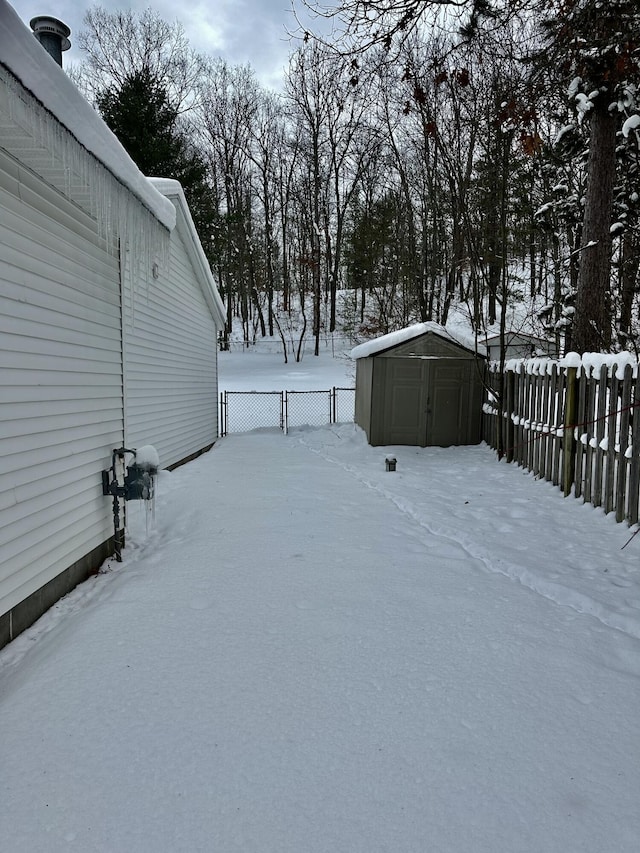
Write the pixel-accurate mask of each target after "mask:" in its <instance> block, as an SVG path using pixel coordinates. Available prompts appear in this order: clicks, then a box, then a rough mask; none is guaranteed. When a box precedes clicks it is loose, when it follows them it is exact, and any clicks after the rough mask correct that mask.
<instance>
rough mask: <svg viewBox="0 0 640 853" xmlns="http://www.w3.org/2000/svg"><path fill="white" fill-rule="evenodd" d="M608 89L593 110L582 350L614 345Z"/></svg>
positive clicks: (612, 125) (580, 299)
mask: <svg viewBox="0 0 640 853" xmlns="http://www.w3.org/2000/svg"><path fill="white" fill-rule="evenodd" d="M609 101H610V98H609V97H608V96H607V94H604V93H603V94H602V95H601V96H600V98H599V99H598V101H597V103H596V105H595V106H594V108H593V113H592V116H591V138H590V142H589V159H588V163H587V169H588V179H587V192H586V199H585V208H584V220H583V228H582V240H581V252H580V271H579V275H578V291H577V294H576V313H575V319H574V324H573V330H572V332H573V334H572V346H573V348H574V349H575V350H576V351H577V352H579V353H584V352H608V351H609V350H610V349H611V304H610V302H611V301H610V295H609V290H610V286H611V283H610V277H611V233H610V228H611V209H612V201H613V187H614V180H615V172H616V156H615V149H616V117H615V115H614V114H612V113H610V112H609V111H608V109H607V107H608V104H609Z"/></svg>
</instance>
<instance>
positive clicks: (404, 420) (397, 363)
mask: <svg viewBox="0 0 640 853" xmlns="http://www.w3.org/2000/svg"><path fill="white" fill-rule="evenodd" d="M386 374H387V375H386V394H387V400H386V403H385V405H384V407H383V417H384V430H383V432H384V444H411V445H417V446H419V447H425V445H426V444H427V399H428V396H427V395H428V386H429V362H427V361H424V360H422V359H409V358H390V359H388V360H387V371H386Z"/></svg>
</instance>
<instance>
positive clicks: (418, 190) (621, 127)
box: [72, 0, 640, 353]
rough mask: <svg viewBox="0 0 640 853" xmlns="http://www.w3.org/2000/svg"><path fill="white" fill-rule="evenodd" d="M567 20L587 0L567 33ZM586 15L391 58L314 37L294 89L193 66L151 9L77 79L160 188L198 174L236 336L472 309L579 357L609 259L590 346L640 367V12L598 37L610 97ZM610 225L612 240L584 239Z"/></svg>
mask: <svg viewBox="0 0 640 853" xmlns="http://www.w3.org/2000/svg"><path fill="white" fill-rule="evenodd" d="M559 5H562V6H563V7H573V11H574V20H573V24H574V25H575V27H574V30H571V32H569V33H567V32H562V31H561V28H560V27H559V24H558V17H557V14H556V13H557V11H558V10H557V9H556V8H555V7H557V6H559ZM581 5H582V6H585V5H587V6H588V5H589V3H588V2H586V0H584V2H582V4H581V3H579V2H564V3H562V4H559V3H557V2H551V0H545V2H541V3H539V4H538V6H539V12H540V14H539V15H538V16H534V15H532V14H531V13H530V12H527V13H526V14H522V15H516V16H515V17H513V16H510V17H509V18H508V19H504V20H500V21H499V22H498V21H495V22H494V24H493V25H492V26H488V25H487V26H476V27H475V28H472V29H471V30H467V31H463V32H462V33H461V32H460V30H459V29H457V30H456V29H455V28H452V27H451V26H446V27H442V26H440V27H435V26H434V27H430V28H427V27H426V26H424V25H421V26H417V27H414V28H413V29H411V31H410V32H407V33H406V35H405V37H404V38H402V39H401V41H400V43H399V44H398V45H397V49H396V50H394V51H393V55H391V54H390V52H389V50H388V45H380V46H376V45H373V46H372V47H370V49H368V50H366V51H364V50H363V51H362V52H358V51H357V50H353V51H351V52H349V53H347V54H341V53H340V52H338V51H336V50H335V49H333V48H332V47H331V46H327V45H323V44H322V43H320V42H319V41H317V40H314V39H312V38H311V39H309V40H307V41H306V42H301V43H300V46H299V48H298V49H296V50H295V51H294V52H293V53H292V54H291V57H290V63H289V67H288V69H287V72H286V74H285V79H284V84H283V89H282V91H281V92H274V91H269V90H266V89H265V88H264V87H263V86H261V85H260V83H259V82H258V80H257V79H256V77H255V75H254V73H253V72H252V71H251V70H250V69H249V68H246V67H233V66H229V65H228V64H226V63H225V62H223V61H222V60H220V59H217V58H215V57H203V56H199V55H197V54H195V53H194V52H193V51H191V49H190V48H189V45H188V43H187V41H186V39H185V38H184V34H183V33H182V31H181V28H180V26H179V25H178V24H171V25H169V24H166V22H163V21H162V20H161V19H160V18H159V17H158V16H157V15H155V14H154V13H151V12H150V11H147V12H145V13H143V14H142V15H140V16H136V15H135V14H134V13H131V12H122V13H113V14H109V13H106V12H105V11H104V10H102V9H100V8H99V7H96V8H95V9H94V10H92V11H90V12H89V13H88V15H87V16H86V18H85V30H84V32H83V33H81V34H80V36H81V41H80V44H81V46H82V47H84V49H85V50H86V51H87V60H86V62H85V63H84V64H83V65H82V66H81V67H80V68H76V69H75V70H74V71H73V72H72V73H73V76H74V77H75V79H76V81H77V82H78V83H79V85H81V86H82V87H83V88H84V90H85V92H87V93H88V94H89V96H90V97H92V98H93V100H94V102H95V103H96V104H97V106H98V108H99V109H100V110H101V111H102V113H103V115H104V116H105V119H106V120H107V122H108V123H109V124H110V126H112V128H113V129H114V130H115V132H116V133H117V134H118V136H119V137H120V138H121V140H122V141H123V144H124V145H125V147H127V148H128V150H129V151H130V153H131V155H132V156H133V158H134V159H136V160H137V162H139V161H140V159H141V158H143V159H144V170H145V171H146V172H147V173H149V172H150V171H152V172H155V173H156V174H157V173H158V172H157V169H156V165H157V168H158V169H160V168H161V169H162V170H163V172H162V173H163V174H164V175H165V176H167V177H176V178H177V179H179V180H181V181H182V183H183V186H184V188H185V192H186V195H187V198H188V200H189V203H190V206H191V209H192V212H193V216H194V220H195V222H196V225H197V227H198V231H199V234H200V237H201V240H202V243H203V246H204V249H205V252H206V253H207V256H208V258H209V261H210V263H211V265H212V269H213V270H214V272H215V274H216V276H217V278H218V281H219V285H220V291H221V295H222V297H223V299H224V301H225V305H226V307H227V333H228V332H229V330H230V329H231V325H232V321H233V320H234V318H236V317H238V318H241V320H242V326H243V329H244V336H245V339H246V340H247V341H250V340H252V339H253V338H254V336H255V335H266V334H268V335H274V334H275V335H280V337H281V339H282V340H283V342H284V341H285V340H286V339H287V338H288V337H289V336H290V335H291V334H292V332H291V330H292V329H293V328H294V327H295V328H296V329H299V328H300V317H299V316H297V315H296V316H295V318H292V316H291V311H292V310H293V308H294V307H295V311H296V312H301V323H302V326H301V327H302V328H303V329H304V333H306V334H307V335H312V336H313V337H314V339H315V344H316V351H317V348H318V345H319V340H320V337H321V335H322V334H323V333H324V332H333V331H334V330H336V329H337V328H339V327H341V328H344V329H345V330H346V331H348V332H353V333H355V334H357V335H371V334H374V333H384V332H387V331H390V330H393V329H396V328H399V327H401V326H403V325H406V324H407V323H410V322H414V321H424V320H431V319H433V320H436V321H438V322H441V323H443V324H444V323H445V322H446V321H447V318H448V317H449V316H450V313H451V311H452V310H453V309H454V308H455V310H456V311H460V310H463V311H464V312H466V313H467V315H468V318H469V322H470V324H471V326H472V328H473V329H474V330H475V331H477V332H478V334H479V335H480V336H482V334H483V333H484V330H485V329H487V327H492V328H493V329H496V328H498V327H501V328H502V329H503V330H504V329H505V328H506V327H508V326H510V325H511V324H512V323H518V324H522V322H523V318H525V322H526V330H527V331H531V332H538V333H544V334H546V335H547V336H549V337H550V339H551V340H553V341H555V343H556V346H557V348H558V351H562V350H564V349H570V348H571V346H572V333H573V321H574V313H575V311H576V294H577V293H578V294H580V293H582V290H580V289H579V284H580V276H581V275H585V270H586V268H587V266H589V264H591V257H592V255H593V256H595V255H598V258H597V259H596V260H595V261H594V263H595V264H598V263H599V264H600V265H602V257H603V256H602V251H604V252H605V255H606V259H607V260H608V263H609V264H610V271H609V267H608V268H607V270H606V273H605V274H606V281H607V282H608V288H602V287H600V290H601V291H602V293H600V296H599V299H600V302H599V303H598V304H597V305H596V306H591V305H587V306H586V307H585V306H582V307H580V306H579V310H580V312H581V315H584V317H586V322H587V331H588V332H589V331H590V332H592V333H593V336H592V337H591V338H590V339H589V338H588V337H587V338H585V337H584V332H581V333H580V334H582V337H581V338H580V339H579V340H580V342H582V341H585V340H589V341H591V342H593V341H595V343H597V346H596V345H595V344H594V343H592V344H591V346H592V348H594V349H599V350H603V349H604V350H606V349H614V350H615V349H625V348H626V349H631V350H633V351H635V352H636V353H638V348H639V342H640V313H639V312H640V300H639V298H638V291H639V280H638V278H639V273H638V266H639V264H638V260H639V257H640V223H639V219H638V217H639V212H640V198H639V189H640V187H639V177H638V176H639V169H638V166H639V161H640V144H639V142H640V138H639V130H638V128H639V126H640V118H639V117H638V115H637V108H636V92H637V90H636V87H637V85H638V77H639V75H638V62H639V61H640V53H639V51H640V48H639V46H638V43H637V42H640V36H638V33H640V10H638V9H637V8H636V4H635V3H626V4H625V3H622V0H613V2H612V3H611V4H609V7H611V6H613V7H619V8H618V11H619V12H620V14H622V13H623V12H624V15H626V16H627V18H626V19H625V20H626V23H627V24H629V25H631V24H632V23H633V25H634V26H635V29H627V30H625V31H621V30H617V31H616V30H613V31H610V32H607V33H606V34H605V33H603V32H600V31H599V36H598V37H599V38H600V42H598V43H597V44H596V43H595V41H594V44H593V45H592V48H593V50H595V51H596V52H597V53H598V55H599V56H600V57H601V58H602V57H604V58H603V59H602V63H605V59H606V63H608V65H607V68H611V67H615V68H616V69H617V71H616V73H617V75H618V76H617V78H616V80H615V86H614V85H613V77H612V73H609V72H608V71H607V68H604V70H603V69H602V68H599V69H596V71H595V72H594V71H593V69H591V68H590V67H587V64H585V61H583V62H582V65H580V61H579V60H580V57H578V58H577V59H576V56H577V53H578V52H580V51H582V53H581V54H580V55H581V56H582V54H585V53H587V51H586V50H585V49H584V46H583V45H582V44H581V46H580V51H578V49H577V48H576V46H575V43H577V41H578V40H579V39H578V36H580V38H582V39H583V41H584V35H585V33H586V32H587V31H589V32H591V30H592V28H591V29H589V27H591V25H590V24H589V25H588V27H587V24H585V23H584V22H582V23H580V21H577V19H576V18H575V15H576V14H577V11H576V10H578V7H580V6H581ZM592 5H593V3H592ZM596 5H598V4H596ZM599 5H600V6H601V5H602V4H599ZM623 6H624V9H622V7H623ZM578 11H579V10H578ZM582 11H583V12H584V10H582ZM554 15H555V17H554ZM576 21H577V23H576ZM565 22H566V21H565ZM587 23H588V22H587ZM609 23H611V21H610V22H609ZM578 24H579V25H580V26H581V27H583V30H582V31H581V32H580V31H579V27H578ZM585 27H587V28H586V29H585ZM451 30H453V31H451ZM125 32H126V33H127V44H126V48H124V47H122V40H121V39H119V36H121V35H122V34H123V33H125ZM634 32H635V33H636V36H635V37H633V38H636V39H637V41H633V40H632V36H631V35H630V33H634ZM605 35H606V39H607V40H608V41H607V44H605V43H604V41H603V40H604V39H605ZM110 36H111V37H112V43H110V42H109V37H110ZM594 39H595V36H594ZM118 44H119V46H118V47H116V45H118ZM118 50H120V52H121V55H119V56H118V55H116V56H115V57H114V53H117V51H118ZM572 51H573V53H572ZM607 51H609V52H610V53H611V52H612V51H613V53H611V55H608V54H607ZM606 63H605V64H606ZM598 73H599V74H600V75H601V77H602V80H603V81H604V82H603V84H602V85H601V86H599V87H598V86H596V85H595V83H593V79H594V74H595V75H596V76H597V74H598ZM607 81H609V82H610V83H611V85H609V82H607ZM607 87H608V88H607ZM132 98H133V104H134V108H133V109H131V102H132V101H131V99H132ZM141 103H144V104H146V105H147V106H148V105H149V104H152V105H153V109H152V112H153V114H154V115H155V116H156V118H157V120H158V121H157V122H156V123H155V124H154V121H153V120H152V118H150V117H149V115H145V117H144V119H143V118H142V117H141V113H142V110H141V108H140V104H141ZM603 104H604V106H602V105H603ZM136 105H137V106H136ZM147 113H148V110H147ZM136 116H138V118H136ZM594 117H599V121H596V119H595V118H594ZM598 133H600V134H601V135H602V139H601V140H600V141H599V142H597V144H596V142H594V139H595V135H596V134H598ZM607 134H608V135H607ZM605 137H606V138H605ZM162 139H164V140H165V143H166V141H167V139H169V140H171V141H172V143H173V147H171V145H167V144H165V145H164V147H162V146H161V145H160V144H159V140H162ZM607 145H608V148H607ZM136 146H137V148H136ZM154 148H157V149H158V158H157V159H156V160H155V161H154V160H153V157H151V158H150V157H149V155H150V153H153V150H154ZM160 149H162V150H160ZM595 155H597V156H598V157H600V158H602V157H605V158H608V164H607V169H605V170H604V172H605V174H604V177H603V178H602V180H603V181H609V182H610V184H611V187H610V196H611V199H612V206H611V209H608V208H607V202H606V198H604V197H603V196H602V194H601V195H600V196H596V198H595V199H594V198H591V197H590V194H589V193H590V189H589V187H590V183H589V181H588V175H589V174H591V175H594V174H596V170H597V169H601V168H602V163H600V164H596V165H594V164H593V162H592V161H593V158H594V156H595ZM150 160H151V162H149V161H150ZM598 174H600V172H598ZM598 180H600V178H598ZM594 183H595V181H594V180H592V181H591V195H593V185H594ZM605 189H606V187H605ZM598 198H599V199H600V200H599V201H598ZM603 198H604V200H603ZM589 210H590V211H591V213H590V214H589ZM585 212H586V213H587V214H588V215H587V216H586V218H585ZM598 213H599V214H600V220H602V219H603V218H604V221H605V225H604V226H603V224H602V221H600V222H598V223H596V225H597V227H599V228H600V231H601V232H602V229H603V227H605V226H606V228H605V232H602V233H605V236H602V234H601V235H600V236H598V237H597V238H596V239H593V238H590V239H589V241H588V243H587V244H586V245H585V243H584V242H583V234H582V232H583V229H585V228H590V229H592V228H593V227H594V223H593V222H590V220H589V215H591V216H592V217H594V216H597V214H598ZM585 223H586V224H585ZM589 233H590V234H591V233H592V231H589ZM593 233H595V232H593ZM605 243H606V245H604V244H605ZM592 247H597V248H593V250H592ZM590 253H591V254H590ZM587 257H588V258H589V264H587V262H586V258H587ZM600 274H601V279H600V280H601V281H602V269H601V268H600ZM514 311H515V314H514ZM590 311H594V312H599V313H598V316H597V317H595V315H594V317H595V319H594V317H591V316H589V312H590ZM514 317H515V318H517V319H514ZM584 317H583V318H584ZM594 330H595V331H594ZM584 346H586V344H583V345H582V347H583V348H584Z"/></svg>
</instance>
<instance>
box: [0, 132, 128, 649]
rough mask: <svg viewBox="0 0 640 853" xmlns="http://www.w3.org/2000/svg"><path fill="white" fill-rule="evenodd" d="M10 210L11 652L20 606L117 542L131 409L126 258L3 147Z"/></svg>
mask: <svg viewBox="0 0 640 853" xmlns="http://www.w3.org/2000/svg"><path fill="white" fill-rule="evenodd" d="M0 210H2V216H1V217H0V394H1V400H2V406H1V407H0V645H2V644H3V638H4V640H5V641H6V640H7V639H11V637H12V636H13V635H14V634H15V633H16V630H15V626H14V625H13V624H12V621H13V617H12V609H13V608H15V607H16V605H18V604H20V603H21V602H23V601H24V600H27V599H28V598H29V597H30V596H32V595H33V594H35V593H36V592H37V591H38V590H40V589H41V588H43V587H45V586H46V585H47V584H49V583H50V582H52V581H53V580H54V579H55V578H56V577H58V576H59V575H60V574H61V573H62V572H64V571H65V570H68V569H69V568H70V567H72V566H77V565H79V564H81V563H82V561H83V559H84V558H85V557H86V555H87V554H89V553H91V552H94V551H97V552H99V551H100V549H101V547H102V546H103V545H104V543H105V542H106V541H107V540H108V539H109V537H110V536H111V535H112V526H113V522H112V517H111V512H110V507H109V505H108V502H107V501H106V500H105V499H104V497H103V495H102V487H101V476H100V472H101V470H102V468H104V467H106V466H105V462H106V461H107V460H108V459H109V455H110V452H111V449H112V448H113V447H116V446H118V445H119V444H121V442H122V439H123V410H122V361H121V339H120V335H121V332H120V282H119V264H118V259H117V254H116V253H114V252H113V251H112V252H109V251H107V246H106V245H105V242H104V240H103V239H102V238H100V236H99V235H98V233H97V226H96V223H95V220H92V219H91V218H90V217H89V216H88V215H87V214H86V213H84V212H83V211H82V210H81V209H80V208H79V207H78V206H77V205H75V204H73V203H72V202H71V201H69V200H67V199H65V198H64V197H62V196H61V195H60V194H59V193H58V192H57V191H56V190H54V189H52V188H51V187H50V186H49V185H48V184H47V183H45V182H44V181H42V180H41V179H40V178H39V177H38V176H37V175H35V174H34V173H32V172H31V171H29V170H28V169H26V168H24V167H23V166H22V165H20V164H19V163H17V162H16V161H15V159H13V158H12V157H10V156H8V155H7V154H5V153H4V152H3V151H2V149H1V148H0ZM102 558H103V559H104V556H103V557H102ZM76 582H77V581H76ZM64 591H66V590H64ZM7 614H9V616H8V617H7ZM37 615H39V614H37ZM7 634H8V636H7Z"/></svg>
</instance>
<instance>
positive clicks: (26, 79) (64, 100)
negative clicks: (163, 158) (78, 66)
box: [0, 0, 176, 231]
mask: <svg viewBox="0 0 640 853" xmlns="http://www.w3.org/2000/svg"><path fill="white" fill-rule="evenodd" d="M0 63H1V64H2V65H4V66H5V68H7V69H8V70H9V71H10V72H11V74H12V75H13V76H14V77H15V78H16V79H17V80H19V81H20V83H21V84H22V85H23V86H24V88H25V89H27V90H28V91H29V92H31V94H32V95H33V96H34V97H35V98H36V100H38V101H39V102H40V103H41V104H42V105H43V106H44V108H45V109H46V110H47V111H48V112H49V113H51V114H52V115H53V116H54V117H55V118H56V119H57V120H58V121H59V122H60V124H62V125H63V126H64V127H65V128H66V129H67V130H68V131H69V132H70V133H71V134H72V136H74V137H75V139H76V140H77V141H78V142H79V143H80V144H81V145H82V146H83V147H84V148H86V149H87V150H88V151H89V152H90V153H91V154H93V156H94V157H95V158H96V159H97V160H99V161H100V162H101V163H102V164H103V166H105V168H106V169H108V170H109V172H111V173H112V174H113V175H114V176H115V177H116V178H117V179H118V180H119V181H120V182H121V183H122V184H124V185H125V186H126V187H127V189H129V190H130V191H131V192H132V193H133V194H134V195H135V196H136V197H137V198H138V199H139V200H140V201H141V202H142V204H143V205H144V206H145V207H146V208H147V209H148V210H149V211H150V212H151V213H152V214H153V215H154V216H155V217H156V219H157V220H158V221H159V222H160V223H162V225H164V226H165V228H167V229H168V230H169V231H172V230H173V228H174V227H175V222H176V212H175V208H174V206H173V205H172V204H171V202H170V201H169V200H168V199H166V198H165V197H164V196H163V195H162V194H161V193H160V192H158V190H157V189H156V188H155V187H154V186H153V185H152V184H151V182H150V181H148V180H147V178H146V177H145V176H144V175H143V174H142V172H141V171H140V170H139V169H138V167H137V166H136V165H135V163H134V162H133V160H132V159H131V157H129V155H128V154H127V152H126V151H125V149H124V148H123V147H122V145H121V144H120V142H119V141H118V139H117V137H116V136H115V135H114V134H113V133H112V132H111V131H110V130H109V128H108V127H107V125H106V124H105V123H104V121H103V120H102V119H101V118H100V116H99V115H98V113H97V112H96V111H95V110H94V109H93V107H92V106H91V105H90V104H89V103H88V102H87V101H86V100H85V99H84V98H83V97H82V95H81V94H80V92H79V91H78V89H77V88H76V87H75V85H74V84H73V83H72V82H71V80H70V79H69V78H68V77H67V75H66V74H65V73H64V71H63V70H62V68H60V67H59V65H57V63H56V62H55V61H54V60H53V59H52V58H51V57H50V56H49V54H48V53H47V51H46V50H45V49H44V48H43V47H42V45H41V44H40V43H39V42H38V40H37V39H36V38H34V36H33V34H32V33H31V31H30V30H29V29H28V28H27V27H26V26H25V25H24V24H23V22H22V21H21V20H20V18H19V17H18V15H17V13H16V12H15V10H14V9H13V7H12V6H10V5H9V3H7V1H6V0H0Z"/></svg>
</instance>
